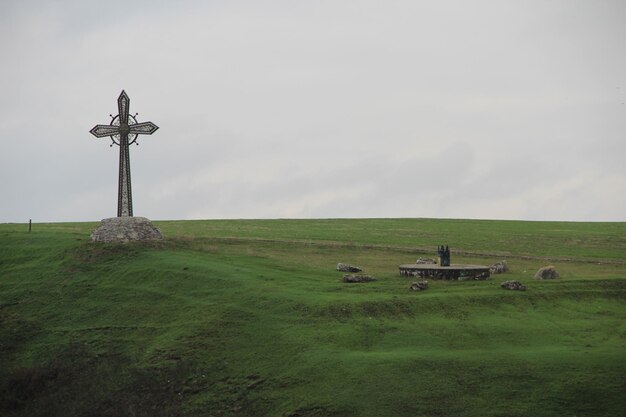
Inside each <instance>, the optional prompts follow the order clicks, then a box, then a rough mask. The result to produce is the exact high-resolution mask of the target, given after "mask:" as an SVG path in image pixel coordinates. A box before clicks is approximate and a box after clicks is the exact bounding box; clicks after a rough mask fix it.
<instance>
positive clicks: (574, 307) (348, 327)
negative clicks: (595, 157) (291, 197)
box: [0, 219, 626, 417]
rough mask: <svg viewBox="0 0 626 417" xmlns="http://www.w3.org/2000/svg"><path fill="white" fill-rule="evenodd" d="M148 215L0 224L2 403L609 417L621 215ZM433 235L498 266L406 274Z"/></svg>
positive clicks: (51, 408)
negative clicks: (143, 232) (491, 272)
mask: <svg viewBox="0 0 626 417" xmlns="http://www.w3.org/2000/svg"><path fill="white" fill-rule="evenodd" d="M156 223H157V225H158V226H159V227H160V228H161V229H162V231H163V233H164V234H165V235H166V237H167V239H166V241H164V242H162V243H152V244H127V245H104V244H92V243H90V242H89V233H90V232H91V230H93V229H94V228H95V227H96V226H97V224H96V223H50V224H34V225H33V231H32V232H31V233H28V226H27V225H23V224H2V225H0V415H2V416H7V417H11V416H35V417H36V416H64V417H69V416H94V417H95V416H284V417H287V416H290V417H312V416H372V417H374V416H394V417H395V416H433V417H434V416H502V417H504V416H508V417H511V416H520V417H521V416H535V417H537V416H578V417H580V416H618V415H624V414H623V413H624V410H626V396H625V395H624V392H626V377H625V375H626V349H625V348H626V322H625V321H624V318H625V317H626V305H625V303H624V301H625V299H626V223H566V222H519V221H486V220H485V221H478V220H430V219H354V220H222V221H164V222H156ZM439 244H448V245H450V247H451V249H452V262H453V263H477V264H485V265H487V264H492V263H494V262H496V261H498V260H501V259H506V260H507V261H508V264H509V266H510V267H511V271H510V272H509V273H506V274H501V275H495V276H493V277H492V279H491V280H488V281H476V282H441V281H430V287H429V289H428V290H427V291H425V292H419V293H415V292H410V291H408V289H407V286H408V284H409V283H410V281H411V280H410V279H406V278H401V277H400V276H399V275H398V269H397V266H398V265H399V264H403V263H410V262H414V261H415V259H416V258H417V257H424V256H426V257H433V256H434V255H435V251H436V247H437V245H439ZM337 262H347V263H351V264H356V265H360V266H362V267H363V268H364V272H366V273H370V274H373V275H375V276H376V277H377V278H378V281H376V282H372V283H362V284H344V283H343V282H342V281H341V277H342V273H340V272H337V271H335V265H336V264H337ZM549 264H552V265H555V267H556V268H557V270H558V271H559V272H560V274H561V278H560V279H558V280H554V281H536V280H533V279H532V276H533V274H534V273H535V272H536V270H537V269H538V268H539V267H542V266H545V265H549ZM510 279H518V280H520V281H522V282H523V283H524V284H526V285H527V286H528V291H526V292H518V291H506V290H503V289H501V288H500V286H499V284H500V282H502V281H505V280H510Z"/></svg>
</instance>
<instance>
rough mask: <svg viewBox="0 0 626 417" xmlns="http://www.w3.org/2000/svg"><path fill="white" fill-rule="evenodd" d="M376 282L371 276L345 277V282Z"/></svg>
mask: <svg viewBox="0 0 626 417" xmlns="http://www.w3.org/2000/svg"><path fill="white" fill-rule="evenodd" d="M372 281H376V278H374V277H373V276H371V275H351V274H346V275H344V276H343V282H372Z"/></svg>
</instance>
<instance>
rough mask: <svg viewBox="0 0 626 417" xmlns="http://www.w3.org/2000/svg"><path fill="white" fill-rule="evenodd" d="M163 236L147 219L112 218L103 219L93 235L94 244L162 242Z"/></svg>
mask: <svg viewBox="0 0 626 417" xmlns="http://www.w3.org/2000/svg"><path fill="white" fill-rule="evenodd" d="M162 239H163V234H162V233H161V231H160V230H159V229H158V228H157V227H156V226H154V225H153V224H152V222H151V221H150V220H148V219H146V218H145V217H111V218H109V219H103V220H102V222H101V223H100V226H98V228H97V229H96V230H94V231H93V233H91V240H92V241H94V242H107V243H110V242H118V243H124V242H130V241H145V240H162Z"/></svg>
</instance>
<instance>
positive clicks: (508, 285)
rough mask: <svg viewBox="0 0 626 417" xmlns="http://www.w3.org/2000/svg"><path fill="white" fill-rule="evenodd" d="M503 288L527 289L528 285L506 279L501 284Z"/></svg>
mask: <svg viewBox="0 0 626 417" xmlns="http://www.w3.org/2000/svg"><path fill="white" fill-rule="evenodd" d="M500 286H501V287H502V288H504V289H505V290H516V291H526V286H525V285H524V284H522V283H521V282H519V281H516V280H513V281H504V282H503V283H502V284H500Z"/></svg>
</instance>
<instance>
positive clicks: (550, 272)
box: [535, 265, 559, 279]
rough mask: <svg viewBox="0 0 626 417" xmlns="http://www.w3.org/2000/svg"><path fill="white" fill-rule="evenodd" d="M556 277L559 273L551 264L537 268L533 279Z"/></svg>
mask: <svg viewBox="0 0 626 417" xmlns="http://www.w3.org/2000/svg"><path fill="white" fill-rule="evenodd" d="M558 277H559V273H558V272H556V269H555V268H554V266H553V265H549V266H544V267H543V268H539V270H538V271H537V273H536V274H535V279H556V278H558Z"/></svg>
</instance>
